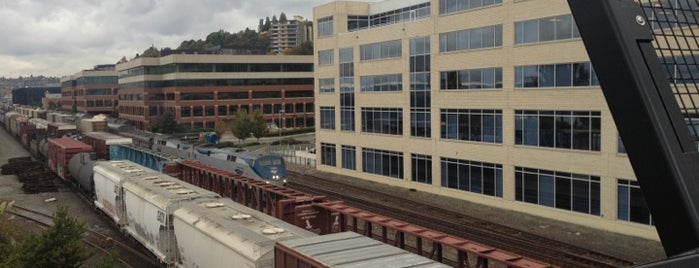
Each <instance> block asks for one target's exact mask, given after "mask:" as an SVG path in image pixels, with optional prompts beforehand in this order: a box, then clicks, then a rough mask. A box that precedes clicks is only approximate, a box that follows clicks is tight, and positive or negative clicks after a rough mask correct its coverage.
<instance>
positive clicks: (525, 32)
mask: <svg viewBox="0 0 699 268" xmlns="http://www.w3.org/2000/svg"><path fill="white" fill-rule="evenodd" d="M573 38H580V32H578V27H577V25H575V21H574V20H573V16H572V15H562V16H556V17H548V18H540V19H534V20H528V21H521V22H515V44H529V43H539V42H547V41H555V40H567V39H573Z"/></svg>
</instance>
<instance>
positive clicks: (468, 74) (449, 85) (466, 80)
mask: <svg viewBox="0 0 699 268" xmlns="http://www.w3.org/2000/svg"><path fill="white" fill-rule="evenodd" d="M439 75H440V79H439V81H440V83H439V88H440V89H442V90H457V89H495V88H502V68H483V69H466V70H458V71H446V72H440V73H439Z"/></svg>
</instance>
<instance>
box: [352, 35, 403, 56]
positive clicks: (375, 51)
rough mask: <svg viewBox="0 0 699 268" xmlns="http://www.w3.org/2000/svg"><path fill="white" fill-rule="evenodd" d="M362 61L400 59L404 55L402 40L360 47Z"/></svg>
mask: <svg viewBox="0 0 699 268" xmlns="http://www.w3.org/2000/svg"><path fill="white" fill-rule="evenodd" d="M359 50H360V60H362V61H365V60H379V59H386V58H398V57H401V55H402V48H401V40H400V39H399V40H393V41H386V42H380V43H373V44H367V45H361V46H359Z"/></svg>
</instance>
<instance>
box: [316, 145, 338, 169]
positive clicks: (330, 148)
mask: <svg viewBox="0 0 699 268" xmlns="http://www.w3.org/2000/svg"><path fill="white" fill-rule="evenodd" d="M336 158H337V156H336V155H335V144H329V143H321V144H320V164H322V165H326V166H332V167H334V166H335V165H336V162H337V159H336Z"/></svg>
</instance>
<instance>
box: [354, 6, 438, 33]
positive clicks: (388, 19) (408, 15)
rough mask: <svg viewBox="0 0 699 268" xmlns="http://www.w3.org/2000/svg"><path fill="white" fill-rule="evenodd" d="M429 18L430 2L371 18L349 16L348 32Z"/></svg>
mask: <svg viewBox="0 0 699 268" xmlns="http://www.w3.org/2000/svg"><path fill="white" fill-rule="evenodd" d="M429 17H430V2H426V3H421V4H417V5H413V6H409V7H404V8H401V9H395V10H389V11H386V12H382V13H378V14H374V15H370V16H353V15H349V16H347V31H348V32H354V31H358V30H362V29H366V28H374V27H381V26H386V25H391V24H396V23H401V22H406V21H412V20H417V19H422V18H429Z"/></svg>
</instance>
